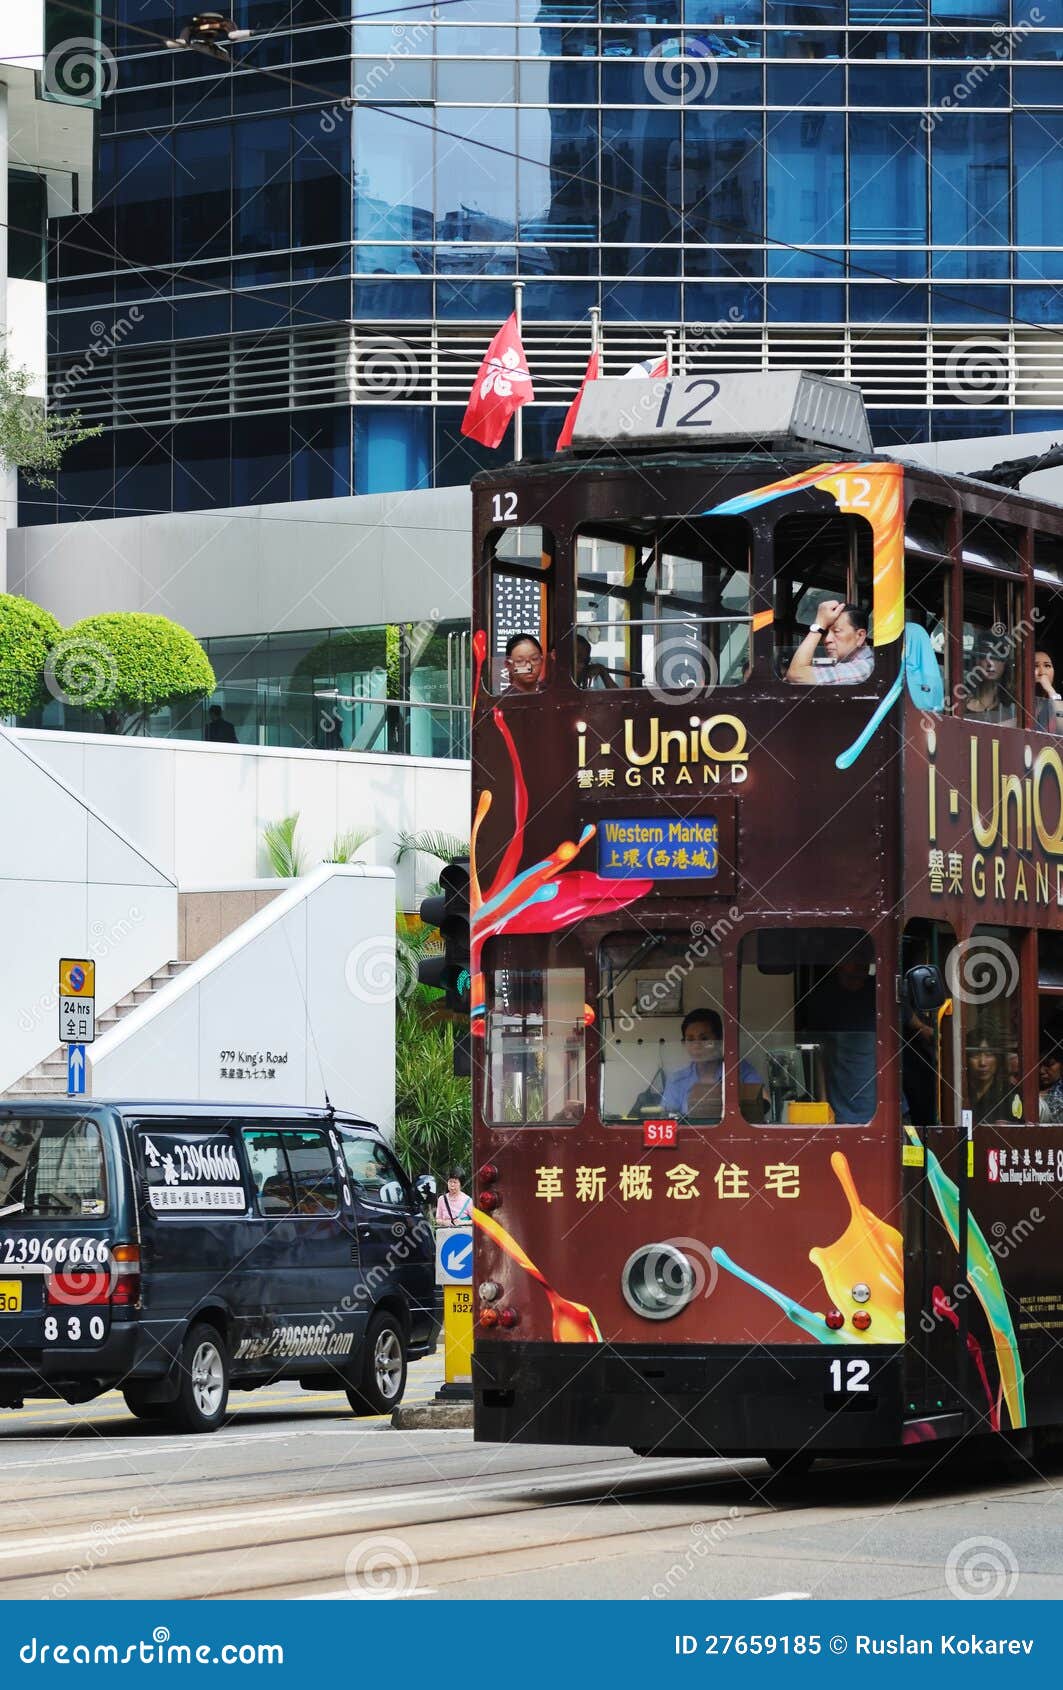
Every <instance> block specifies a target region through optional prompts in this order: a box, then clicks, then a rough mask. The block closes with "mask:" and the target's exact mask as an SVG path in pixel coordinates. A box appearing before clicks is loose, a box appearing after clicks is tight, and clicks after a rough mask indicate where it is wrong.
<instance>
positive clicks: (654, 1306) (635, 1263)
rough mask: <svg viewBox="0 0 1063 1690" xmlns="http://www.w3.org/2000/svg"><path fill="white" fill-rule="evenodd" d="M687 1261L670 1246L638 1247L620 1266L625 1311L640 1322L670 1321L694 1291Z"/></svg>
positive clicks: (694, 1281) (690, 1270)
mask: <svg viewBox="0 0 1063 1690" xmlns="http://www.w3.org/2000/svg"><path fill="white" fill-rule="evenodd" d="M697 1283H698V1280H697V1274H696V1273H695V1271H694V1265H693V1263H692V1262H691V1261H690V1259H689V1257H687V1256H684V1254H683V1252H682V1250H677V1249H676V1247H675V1245H674V1244H642V1245H640V1246H639V1248H638V1249H637V1250H635V1251H634V1252H633V1253H632V1254H631V1255H630V1256H629V1257H628V1259H627V1261H626V1262H625V1263H624V1267H623V1271H622V1273H621V1275H620V1290H621V1292H622V1293H623V1297H624V1301H625V1303H626V1304H627V1306H628V1308H629V1309H634V1311H635V1313H636V1314H638V1315H641V1316H642V1318H643V1319H644V1320H673V1319H674V1318H675V1316H676V1315H677V1314H681V1313H682V1312H683V1310H684V1309H685V1308H686V1306H687V1304H688V1303H689V1302H690V1301H691V1300H692V1298H693V1297H694V1294H695V1292H696V1290H697Z"/></svg>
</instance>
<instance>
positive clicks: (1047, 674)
mask: <svg viewBox="0 0 1063 1690" xmlns="http://www.w3.org/2000/svg"><path fill="white" fill-rule="evenodd" d="M1033 680H1034V700H1035V702H1034V719H1035V720H1036V722H1037V726H1038V727H1039V728H1040V730H1041V732H1042V733H1045V734H1057V733H1060V732H1061V731H1063V698H1061V697H1060V695H1059V693H1058V692H1057V691H1056V666H1055V664H1054V663H1053V662H1052V659H1051V658H1050V657H1049V655H1048V653H1047V651H1035V652H1034V654H1033Z"/></svg>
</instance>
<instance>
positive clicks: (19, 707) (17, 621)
mask: <svg viewBox="0 0 1063 1690" xmlns="http://www.w3.org/2000/svg"><path fill="white" fill-rule="evenodd" d="M62 637H63V630H62V628H61V626H60V624H59V623H58V622H57V621H56V619H55V617H54V616H53V615H52V614H51V613H50V611H47V610H42V609H41V607H40V605H39V604H33V603H32V601H31V600H30V599H23V598H18V597H17V596H16V595H15V594H14V593H0V716H26V715H28V714H29V712H30V711H31V710H33V709H35V708H36V707H37V705H38V704H43V702H44V700H45V698H46V697H47V693H46V692H45V687H44V665H45V663H46V662H47V661H48V655H49V653H50V652H51V650H52V648H53V646H56V645H58V643H59V641H60V640H61V639H62Z"/></svg>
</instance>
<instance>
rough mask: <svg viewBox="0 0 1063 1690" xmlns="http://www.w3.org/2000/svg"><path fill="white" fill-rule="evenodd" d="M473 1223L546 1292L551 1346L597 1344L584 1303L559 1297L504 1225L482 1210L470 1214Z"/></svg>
mask: <svg viewBox="0 0 1063 1690" xmlns="http://www.w3.org/2000/svg"><path fill="white" fill-rule="evenodd" d="M472 1218H473V1224H474V1225H475V1226H478V1227H479V1228H480V1231H481V1232H482V1233H483V1234H484V1236H485V1237H486V1238H490V1240H491V1242H492V1243H493V1244H497V1245H498V1247H499V1249H500V1250H504V1251H505V1253H506V1255H507V1256H509V1258H510V1260H511V1261H514V1262H516V1264H517V1266H518V1267H520V1268H523V1269H524V1272H525V1273H528V1274H530V1275H531V1277H532V1278H533V1279H536V1280H538V1282H539V1284H540V1285H541V1286H542V1288H543V1290H544V1291H545V1292H546V1296H547V1300H548V1302H549V1304H550V1319H551V1327H552V1332H551V1335H552V1337H553V1340H554V1343H555V1344H600V1343H601V1342H602V1334H601V1330H600V1328H599V1326H598V1322H597V1321H596V1320H595V1318H594V1316H593V1315H592V1313H591V1311H590V1309H589V1308H587V1306H586V1305H585V1304H584V1303H574V1302H572V1301H571V1300H570V1299H569V1298H568V1297H563V1296H562V1295H561V1293H560V1291H555V1290H554V1288H553V1286H552V1285H551V1284H550V1282H549V1280H548V1279H547V1277H546V1275H545V1274H544V1273H542V1272H541V1271H540V1269H539V1268H537V1267H536V1265H535V1263H534V1262H533V1261H532V1259H531V1257H530V1256H529V1255H528V1253H527V1251H526V1250H525V1249H523V1248H522V1246H521V1245H520V1244H518V1243H517V1240H516V1239H515V1238H514V1237H513V1236H512V1234H511V1233H508V1232H507V1231H506V1229H505V1227H504V1226H502V1225H500V1224H499V1222H498V1221H496V1220H493V1219H492V1217H491V1216H490V1215H485V1214H484V1212H483V1210H482V1209H474V1210H473V1212H472Z"/></svg>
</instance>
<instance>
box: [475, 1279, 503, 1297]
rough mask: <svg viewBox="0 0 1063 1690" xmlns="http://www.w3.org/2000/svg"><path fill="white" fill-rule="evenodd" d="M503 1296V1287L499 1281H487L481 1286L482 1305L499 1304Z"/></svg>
mask: <svg viewBox="0 0 1063 1690" xmlns="http://www.w3.org/2000/svg"><path fill="white" fill-rule="evenodd" d="M501 1295H502V1287H501V1285H499V1283H498V1280H497V1279H485V1280H484V1282H483V1284H482V1285H481V1286H480V1301H481V1303H497V1302H498V1299H499V1297H501Z"/></svg>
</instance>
